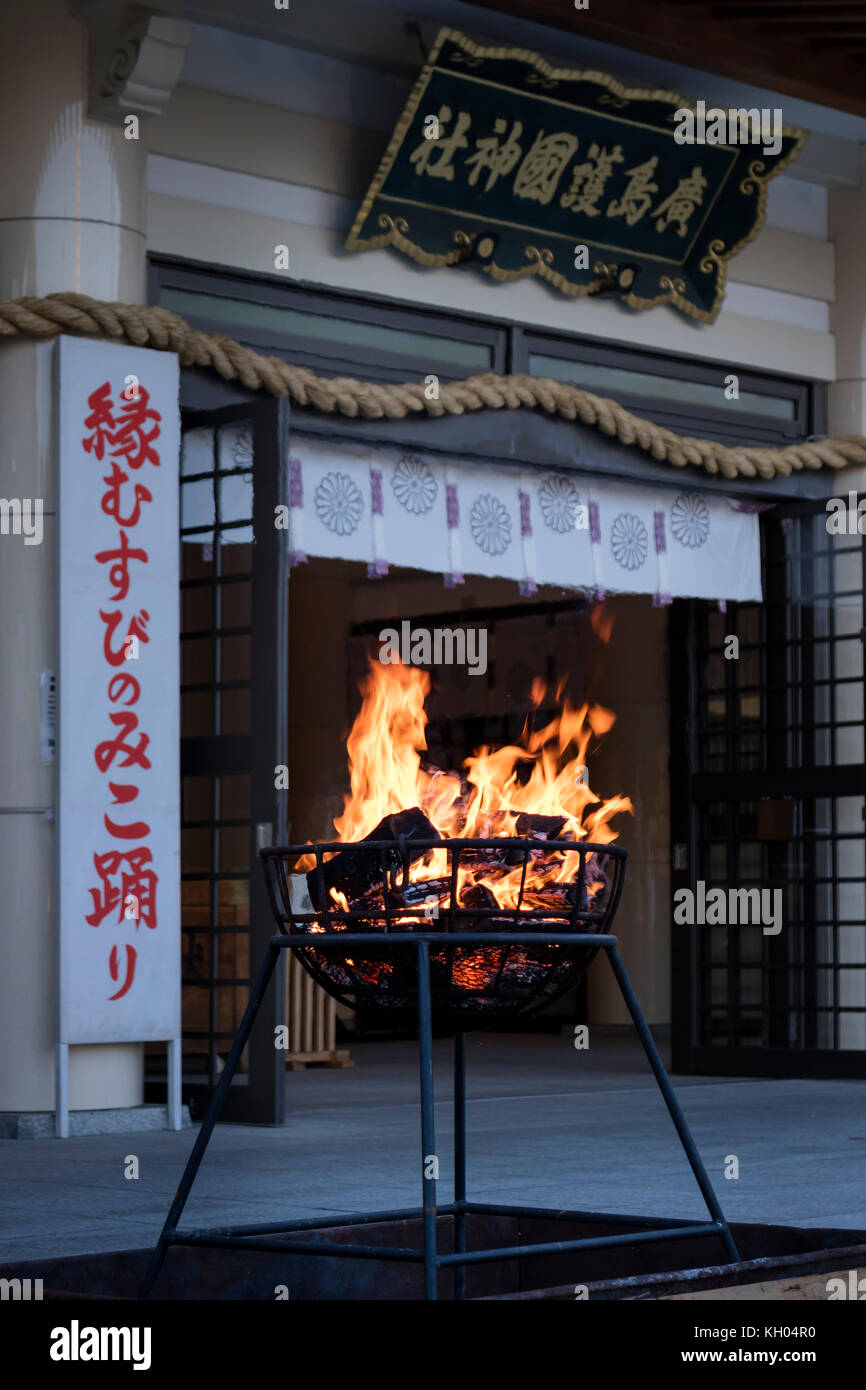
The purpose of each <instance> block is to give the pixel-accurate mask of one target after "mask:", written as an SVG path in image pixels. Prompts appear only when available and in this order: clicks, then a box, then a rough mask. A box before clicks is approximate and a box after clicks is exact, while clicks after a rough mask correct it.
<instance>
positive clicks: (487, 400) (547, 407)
mask: <svg viewBox="0 0 866 1390" xmlns="http://www.w3.org/2000/svg"><path fill="white" fill-rule="evenodd" d="M57 333H86V334H99V335H102V336H104V337H107V338H115V339H121V340H125V341H126V342H129V343H132V344H134V346H136V347H151V348H157V349H159V350H161V351H163V352H175V353H177V355H178V357H179V358H180V361H181V364H182V365H183V366H185V367H205V368H210V369H211V370H213V371H215V372H217V373H218V374H219V375H220V376H221V377H223V378H224V379H225V380H226V381H235V380H237V381H240V382H241V383H242V385H244V386H245V387H246V388H247V389H248V390H250V391H262V390H264V391H268V392H270V394H271V395H272V396H289V397H290V398H291V400H292V401H293V402H294V403H295V405H298V406H301V407H305V408H307V409H313V410H318V411H320V412H322V413H323V414H326V415H335V414H339V415H345V416H348V417H349V418H350V419H357V418H358V417H359V416H360V417H362V418H363V419H365V420H381V419H383V418H387V419H389V420H403V419H405V418H406V417H407V416H408V415H420V414H423V413H426V414H427V415H430V416H434V417H438V416H441V415H463V414H464V413H465V412H467V411H476V410H516V409H519V408H524V409H528V410H534V409H541V410H543V411H544V413H545V414H547V415H558V416H561V417H562V418H563V419H565V420H579V421H580V423H581V424H582V425H589V426H591V427H592V428H594V429H597V430H599V431H600V432H601V433H602V434H606V435H609V436H610V437H611V438H616V439H618V440H619V442H620V443H621V444H626V445H628V446H630V447H633V446H634V445H637V446H638V447H639V448H641V449H643V450H644V452H645V453H647V454H650V455H651V456H652V458H654V459H658V460H659V461H660V462H667V463H670V464H672V465H673V466H674V467H675V468H684V467H685V466H686V464H694V465H696V466H697V467H699V468H703V469H705V470H706V472H707V473H710V474H721V475H722V477H724V478H737V477H742V478H754V477H756V476H760V477H761V478H773V477H787V476H788V475H790V474H791V473H792V472H794V471H795V470H800V469H804V468H808V469H818V468H846V467H847V466H848V465H850V464H855V463H859V464H866V436H863V435H859V434H850V435H836V436H835V437H834V438H832V439H823V440H810V441H809V442H808V443H800V444H788V445H786V446H785V447H784V448H782V449H763V448H752V447H748V446H738V447H736V448H730V447H728V446H727V445H725V444H719V443H717V442H716V441H715V440H711V439H694V438H692V437H690V436H688V435H678V434H675V433H674V431H673V430H669V429H666V428H665V427H664V426H663V425H657V424H655V423H654V422H653V421H652V420H646V419H643V418H642V417H641V416H639V415H632V413H631V411H629V410H626V409H625V408H624V407H623V406H621V405H619V404H618V403H617V402H616V401H612V400H608V399H607V398H606V397H603V396H595V395H593V394H592V392H590V391H583V390H581V389H580V387H578V386H572V385H570V384H569V383H568V382H563V381H553V380H552V379H550V378H549V377H535V376H528V375H526V374H525V373H522V372H521V373H518V374H516V375H512V376H497V375H496V374H495V373H493V372H485V373H481V374H479V375H477V376H471V377H467V378H466V379H465V380H464V381H451V382H446V383H444V384H442V385H440V387H439V396H438V399H436V400H428V399H427V396H426V395H425V388H424V384H423V383H422V382H412V381H408V382H404V383H403V384H401V385H393V384H386V385H383V384H382V383H380V382H372V381H356V380H355V379H354V378H353V377H321V376H317V375H316V374H315V372H312V371H310V370H309V369H308V368H307V367H297V366H293V365H292V364H291V363H289V362H283V361H282V359H281V358H279V357H268V356H266V355H264V354H263V353H260V352H255V351H254V350H253V349H252V348H248V347H244V346H243V345H242V344H241V343H237V342H235V341H234V340H233V339H232V338H224V337H222V336H221V335H219V334H215V333H202V332H200V330H199V329H197V328H193V327H192V326H191V325H190V324H188V323H187V322H186V320H185V319H183V318H181V317H180V315H179V314H175V313H172V312H171V310H170V309H162V308H159V307H157V306H150V305H141V304H108V303H106V302H105V301H104V300H99V299H91V298H90V296H89V295H86V294H73V293H71V292H65V293H59V294H51V295H47V296H45V297H44V298H41V299H39V298H33V297H30V296H25V297H24V298H22V299H7V300H3V301H0V338H12V337H21V336H26V337H36V338H50V337H53V336H54V335H55V334H57Z"/></svg>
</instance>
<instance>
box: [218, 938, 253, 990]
mask: <svg viewBox="0 0 866 1390" xmlns="http://www.w3.org/2000/svg"><path fill="white" fill-rule="evenodd" d="M217 973H218V975H219V978H220V979H221V980H227V979H235V980H247V979H249V975H250V937H249V932H245V931H244V932H234V931H229V932H220V934H219V936H218V937H217Z"/></svg>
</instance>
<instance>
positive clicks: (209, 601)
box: [181, 546, 214, 632]
mask: <svg viewBox="0 0 866 1390" xmlns="http://www.w3.org/2000/svg"><path fill="white" fill-rule="evenodd" d="M184 550H186V546H184ZM181 607H182V610H183V630H184V632H200V631H201V630H202V629H203V628H209V627H213V621H214V612H213V589H211V588H210V586H209V585H206V584H201V585H196V587H195V588H194V589H184V590H183V591H182V594H181Z"/></svg>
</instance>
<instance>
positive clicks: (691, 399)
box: [529, 352, 796, 420]
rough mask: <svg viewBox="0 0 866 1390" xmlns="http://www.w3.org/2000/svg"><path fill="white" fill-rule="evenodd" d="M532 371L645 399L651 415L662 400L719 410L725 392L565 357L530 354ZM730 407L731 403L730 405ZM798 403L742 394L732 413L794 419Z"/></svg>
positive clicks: (704, 384) (603, 391)
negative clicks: (738, 412)
mask: <svg viewBox="0 0 866 1390" xmlns="http://www.w3.org/2000/svg"><path fill="white" fill-rule="evenodd" d="M529 371H530V375H532V376H550V377H553V378H554V380H555V381H570V382H572V383H573V384H574V385H575V386H582V387H583V388H584V390H586V391H597V392H599V394H601V395H604V396H608V395H610V396H617V395H619V394H624V395H627V396H641V397H645V398H646V400H647V402H648V410H647V413H648V414H649V415H652V413H653V410H652V406H653V405H655V406H656V407H658V403H659V401H677V402H681V403H686V404H688V405H697V406H702V405H708V406H714V407H715V408H716V410H718V409H720V407H721V405H722V401H723V399H724V398H723V396H722V392H721V390H720V389H719V387H718V386H716V385H711V384H710V383H709V382H705V381H684V380H682V378H680V377H677V376H676V375H675V374H671V375H670V376H657V375H656V374H655V372H638V371H634V370H632V369H631V368H630V367H606V366H602V365H600V364H599V363H595V362H571V361H569V360H568V359H567V358H564V357H550V356H548V355H547V354H545V353H543V352H531V353H530V354H529ZM729 404H730V403H729ZM795 405H796V403H795V402H794V401H793V400H791V399H789V398H787V397H784V396H764V395H760V394H759V393H758V392H757V391H741V392H740V395H739V400H738V402H737V404H736V405H735V406H734V407H733V410H734V411H736V410H737V409H739V410H740V411H744V412H747V413H748V414H750V415H766V416H770V417H771V418H773V419H775V420H793V419H794V415H795Z"/></svg>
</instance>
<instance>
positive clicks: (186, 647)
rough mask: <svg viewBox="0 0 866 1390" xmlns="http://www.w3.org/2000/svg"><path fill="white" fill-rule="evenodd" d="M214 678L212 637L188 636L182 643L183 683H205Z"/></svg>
mask: <svg viewBox="0 0 866 1390" xmlns="http://www.w3.org/2000/svg"><path fill="white" fill-rule="evenodd" d="M213 678H214V643H213V638H212V637H187V638H185V639H184V640H183V641H182V642H181V644H180V679H181V682H182V684H183V685H203V684H205V683H206V682H210V681H212V680H213Z"/></svg>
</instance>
